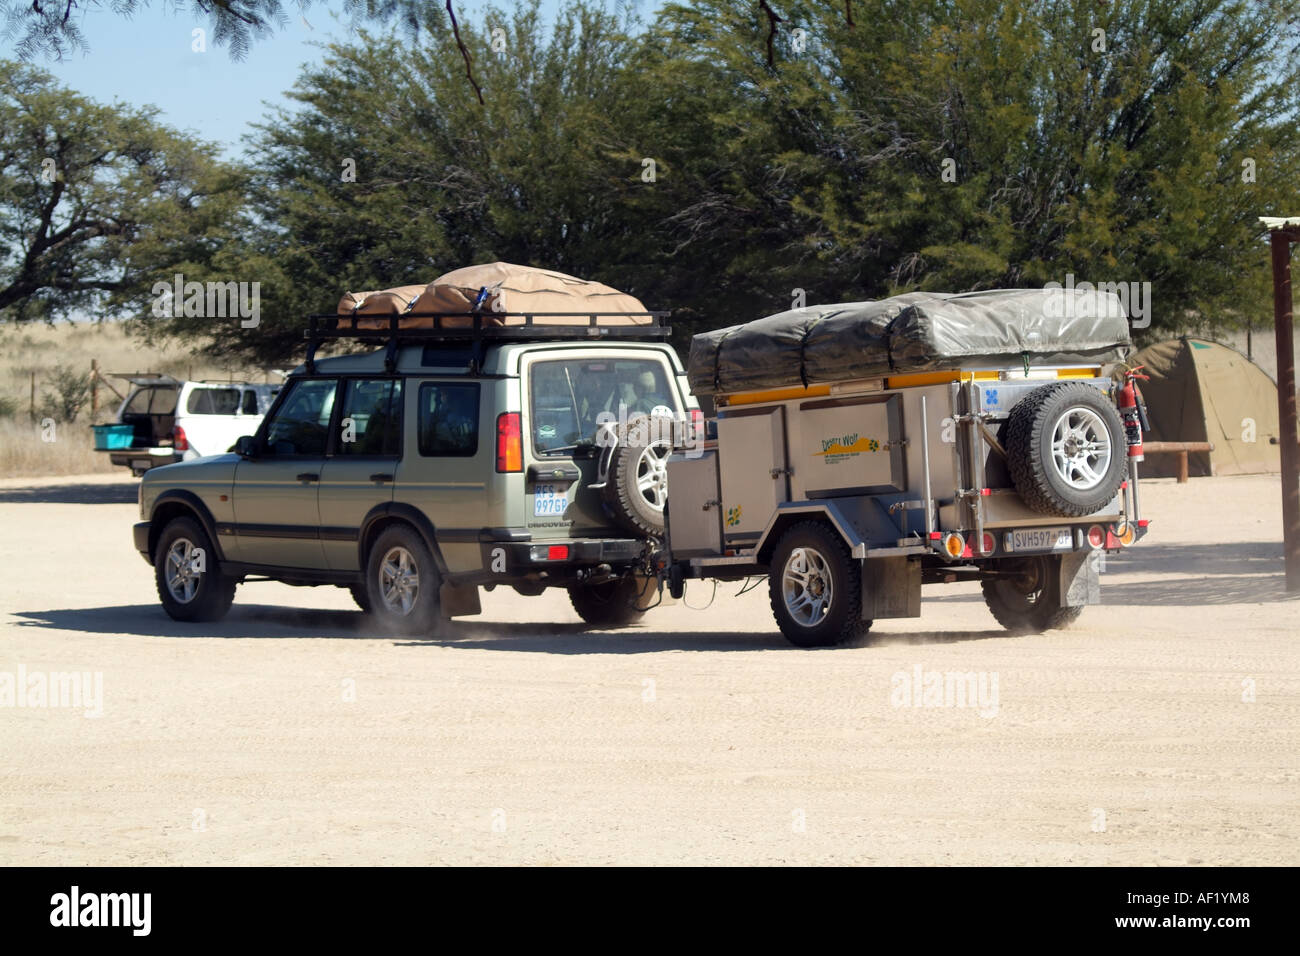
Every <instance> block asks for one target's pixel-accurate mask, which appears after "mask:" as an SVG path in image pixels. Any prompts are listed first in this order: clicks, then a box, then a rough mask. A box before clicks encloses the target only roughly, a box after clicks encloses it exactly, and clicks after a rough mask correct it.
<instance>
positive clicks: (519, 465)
mask: <svg viewBox="0 0 1300 956" xmlns="http://www.w3.org/2000/svg"><path fill="white" fill-rule="evenodd" d="M523 470H524V438H523V430H522V429H521V428H520V425H519V413H518V412H502V413H501V414H500V415H498V416H497V471H500V472H512V471H523Z"/></svg>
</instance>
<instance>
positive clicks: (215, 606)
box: [153, 518, 235, 621]
mask: <svg viewBox="0 0 1300 956" xmlns="http://www.w3.org/2000/svg"><path fill="white" fill-rule="evenodd" d="M153 567H154V579H155V581H156V582H157V584H158V599H159V600H160V601H161V602H162V606H163V610H164V611H166V612H167V614H168V615H169V616H170V617H172V618H173V619H174V620H177V621H219V620H221V619H222V618H223V617H225V616H226V612H227V611H229V610H230V605H231V603H232V602H233V601H234V600H235V581H234V579H233V578H228V577H226V576H225V575H224V574H222V573H221V570H220V568H219V567H218V565H217V556H216V552H215V551H214V550H213V548H212V542H211V541H210V540H209V539H208V535H207V532H206V531H204V530H203V526H202V525H200V524H199V523H198V522H197V521H195V520H194V519H193V518H173V519H172V520H171V521H169V522H168V523H167V527H165V528H163V532H162V534H161V535H159V537H158V545H157V547H155V548H154V552H153Z"/></svg>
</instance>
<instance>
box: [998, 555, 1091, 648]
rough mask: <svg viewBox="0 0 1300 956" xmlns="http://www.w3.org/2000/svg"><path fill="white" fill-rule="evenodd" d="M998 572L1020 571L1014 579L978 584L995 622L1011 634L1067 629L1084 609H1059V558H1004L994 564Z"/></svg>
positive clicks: (1036, 556) (1003, 578) (1001, 578)
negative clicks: (1021, 572)
mask: <svg viewBox="0 0 1300 956" xmlns="http://www.w3.org/2000/svg"><path fill="white" fill-rule="evenodd" d="M993 567H994V568H995V569H996V570H999V571H1008V572H1011V571H1019V570H1021V568H1023V574H1022V575H1019V576H1017V577H1014V578H1011V577H990V578H984V579H983V580H982V581H980V589H981V590H982V591H983V592H984V603H985V604H987V605H988V609H989V611H991V612H992V614H993V617H994V618H996V619H997V622H998V623H999V624H1001V625H1002V626H1003V627H1004V628H1006V629H1007V630H1008V631H1009V632H1011V633H1012V634H1041V633H1043V631H1052V630H1055V629H1057V628H1061V627H1068V626H1069V625H1070V624H1073V623H1074V622H1075V621H1076V620H1078V618H1079V615H1080V614H1082V613H1083V607H1082V606H1079V607H1061V604H1060V571H1061V556H1060V555H1034V556H1029V557H1024V558H1004V559H1001V560H999V561H997V562H995V563H994V565H993Z"/></svg>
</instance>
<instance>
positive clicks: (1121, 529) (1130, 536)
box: [1113, 521, 1137, 548]
mask: <svg viewBox="0 0 1300 956" xmlns="http://www.w3.org/2000/svg"><path fill="white" fill-rule="evenodd" d="M1113 534H1114V536H1115V540H1116V541H1118V542H1119V544H1120V547H1124V548H1127V547H1128V546H1129V545H1130V544H1132V543H1133V541H1134V539H1136V538H1137V532H1136V531H1134V530H1133V525H1131V524H1129V523H1128V522H1127V521H1121V522H1119V523H1118V524H1117V525H1115V528H1114V532H1113Z"/></svg>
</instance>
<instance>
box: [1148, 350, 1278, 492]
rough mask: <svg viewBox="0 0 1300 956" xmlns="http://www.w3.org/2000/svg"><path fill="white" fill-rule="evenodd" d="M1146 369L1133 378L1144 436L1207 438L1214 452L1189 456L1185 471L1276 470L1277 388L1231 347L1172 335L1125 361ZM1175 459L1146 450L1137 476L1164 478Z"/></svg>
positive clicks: (1153, 438) (1249, 472)
mask: <svg viewBox="0 0 1300 956" xmlns="http://www.w3.org/2000/svg"><path fill="white" fill-rule="evenodd" d="M1129 361H1130V362H1131V363H1132V364H1133V365H1144V366H1146V367H1145V368H1144V369H1143V370H1142V372H1143V374H1146V375H1149V376H1151V381H1149V382H1139V385H1140V387H1141V389H1142V396H1143V398H1145V399H1146V404H1147V417H1148V418H1149V419H1150V421H1151V431H1150V432H1148V433H1147V436H1146V438H1147V440H1148V441H1208V442H1213V443H1214V451H1212V452H1209V453H1208V454H1207V453H1204V452H1202V453H1194V454H1191V455H1188V463H1187V468H1188V473H1189V474H1191V475H1199V476H1204V475H1253V474H1261V473H1265V472H1275V471H1278V470H1280V465H1279V458H1278V446H1277V445H1275V444H1272V443H1271V442H1270V439H1272V438H1275V437H1276V436H1277V434H1278V424H1277V386H1276V385H1275V384H1274V383H1273V380H1272V379H1271V378H1269V377H1268V373H1267V372H1265V371H1264V370H1263V369H1262V368H1260V367H1259V366H1258V365H1256V364H1255V363H1254V362H1252V361H1250V359H1248V358H1246V356H1244V355H1242V354H1241V353H1240V352H1238V351H1237V350H1236V349H1233V348H1229V347H1228V346H1226V345H1220V344H1218V343H1217V342H1207V341H1205V340H1203V339H1190V338H1186V337H1184V338H1180V339H1170V340H1169V341H1167V342H1158V343H1156V344H1155V345H1151V346H1148V347H1147V348H1145V349H1143V350H1142V351H1141V352H1139V353H1138V354H1137V355H1135V356H1133V358H1132V359H1130V360H1129ZM1177 473H1178V456H1176V455H1148V456H1147V458H1146V460H1145V461H1144V462H1143V463H1142V465H1141V474H1142V475H1144V476H1154V477H1160V478H1168V477H1172V476H1174V475H1177Z"/></svg>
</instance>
